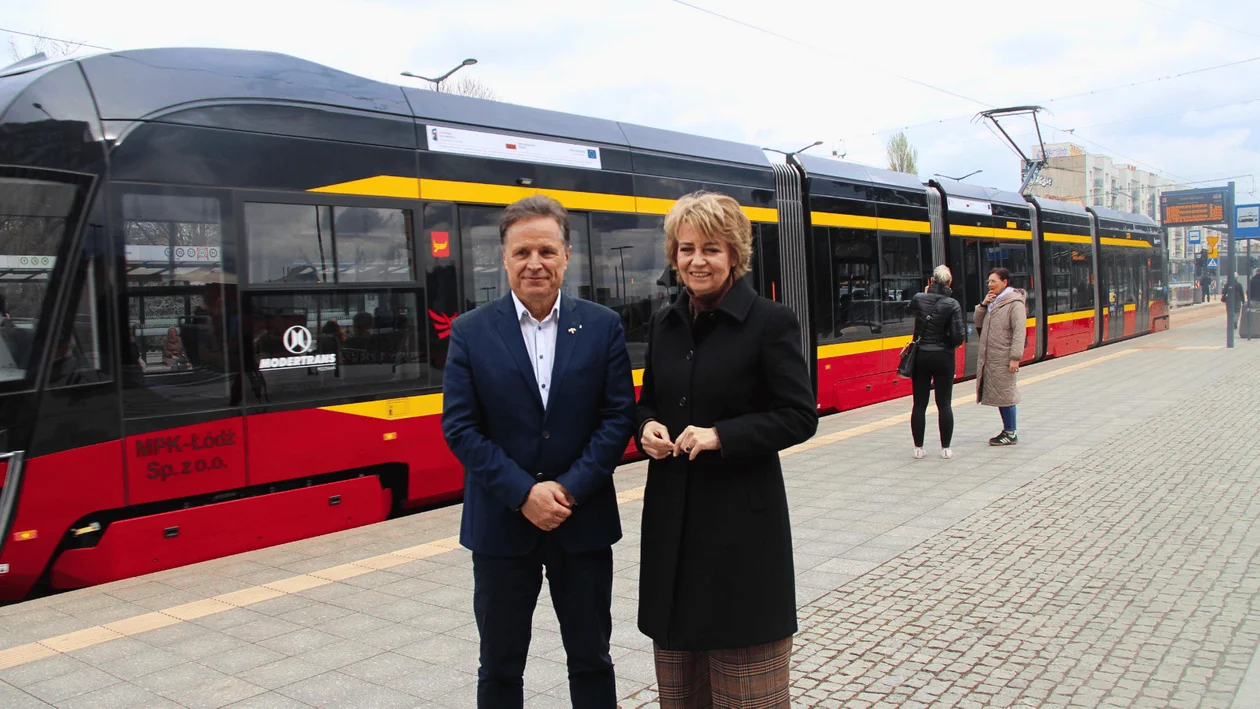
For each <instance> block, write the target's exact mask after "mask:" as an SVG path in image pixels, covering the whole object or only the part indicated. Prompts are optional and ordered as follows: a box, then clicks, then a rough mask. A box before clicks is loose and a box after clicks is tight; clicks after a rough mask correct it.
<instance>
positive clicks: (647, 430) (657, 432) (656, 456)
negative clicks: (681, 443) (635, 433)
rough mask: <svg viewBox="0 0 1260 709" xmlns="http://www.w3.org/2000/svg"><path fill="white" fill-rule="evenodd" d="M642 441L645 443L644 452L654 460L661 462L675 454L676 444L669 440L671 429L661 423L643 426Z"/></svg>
mask: <svg viewBox="0 0 1260 709" xmlns="http://www.w3.org/2000/svg"><path fill="white" fill-rule="evenodd" d="M640 441H641V442H642V443H643V452H644V453H647V454H648V457H649V458H651V459H653V460H660V459H662V458H664V457H665V456H668V455H670V454H672V453H673V452H674V442H673V441H671V440H669V429H668V428H665V424H663V423H661V422H660V421H648V422H647V423H645V424H643V434H642V435H641V436H640Z"/></svg>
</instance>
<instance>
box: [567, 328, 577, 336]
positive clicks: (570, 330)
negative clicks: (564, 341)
mask: <svg viewBox="0 0 1260 709" xmlns="http://www.w3.org/2000/svg"><path fill="white" fill-rule="evenodd" d="M569 334H570V335H576V334H577V328H576V327H571V328H569Z"/></svg>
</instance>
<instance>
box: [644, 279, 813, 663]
mask: <svg viewBox="0 0 1260 709" xmlns="http://www.w3.org/2000/svg"><path fill="white" fill-rule="evenodd" d="M650 328H651V329H650V335H649V338H650V339H649V342H648V351H647V366H646V369H645V370H644V373H643V388H642V390H641V392H640V398H639V431H640V434H641V432H642V429H643V424H644V423H646V422H647V421H648V420H651V419H655V420H657V421H659V422H661V423H663V424H665V426H666V427H668V428H669V435H670V439H671V440H675V439H677V438H678V436H679V435H680V434H681V433H682V432H683V430H684V429H685V428H686V427H687V426H689V425H692V426H698V427H702V428H708V427H716V428H717V432H718V437H719V439H720V441H721V450H720V451H705V452H702V453H700V454H699V455H698V456H697V457H696V460H694V461H689V460H688V458H687V456H684V455H679V456H678V457H677V458H674V457H669V458H666V459H664V460H653V461H651V463H649V465H648V478H647V490H646V493H645V495H644V498H643V524H642V543H641V546H642V550H641V553H642V559H641V561H642V564H641V566H640V571H639V630H641V631H642V632H643V633H644V634H645V635H647V636H648V637H650V638H652V639H653V640H654V641H656V643H657V644H658V645H660V646H661V647H663V648H665V649H669V650H693V651H700V650H713V649H724V648H739V647H749V646H752V645H759V644H762V643H767V642H771V641H774V640H781V639H783V638H786V637H789V636H791V635H793V634H794V633H795V632H796V628H797V626H796V585H795V575H794V573H793V567H792V530H791V524H790V522H789V519H788V503H787V495H786V492H785V491H784V488H783V471H782V469H781V468H780V466H779V451H781V450H783V449H784V448H788V447H790V446H793V445H796V444H797V443H801V442H803V441H806V440H808V439H809V438H810V437H811V436H813V435H814V432H815V431H816V430H817V428H818V415H817V405H816V399H815V396H814V391H813V388H812V386H811V384H810V376H809V370H808V365H807V364H806V361H805V357H804V355H803V353H802V352H801V339H800V324H799V322H798V321H797V319H796V315H795V314H794V313H793V312H792V311H791V310H789V309H788V308H787V307H785V306H783V305H780V304H778V303H774V302H772V301H770V300H767V299H765V298H761V297H759V296H758V295H757V294H756V292H755V291H753V289H752V287H751V286H749V285H748V284H747V283H746V282H745V281H743V280H742V279H741V280H739V281H737V282H736V284H735V286H734V287H733V288H732V289H731V290H730V292H729V293H727V294H726V297H725V298H723V299H722V302H721V303H720V304H719V305H718V306H717V308H715V309H714V310H712V311H708V312H703V313H701V314H700V315H699V317H698V318H695V319H694V322H693V318H692V313H691V309H690V299H689V298H688V296H687V295H686V294H685V293H684V294H683V295H681V296H679V298H678V300H677V301H676V302H675V303H674V305H673V306H671V307H669V308H665V309H662V310H660V311H658V312H657V313H656V314H654V315H653V316H652V322H651V326H650ZM639 446H640V448H642V442H641V440H640V441H639Z"/></svg>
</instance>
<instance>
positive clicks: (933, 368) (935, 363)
mask: <svg viewBox="0 0 1260 709" xmlns="http://www.w3.org/2000/svg"><path fill="white" fill-rule="evenodd" d="M911 382H912V384H913V387H914V409H913V410H912V411H911V412H910V434H911V435H912V436H914V447H915V448H922V447H923V433H924V428H925V427H926V426H927V407H928V396H929V395H930V394H931V393H932V390H933V389H935V390H936V410H937V418H938V419H939V426H940V430H941V448H949V443H950V441H952V440H953V439H954V409H953V407H952V406H951V405H950V402H949V397H950V394H951V393H952V392H953V390H954V352H953V350H948V351H945V350H941V351H933V352H925V351H923V350H919V352H918V354H916V355H915V358H914V377H912V378H911Z"/></svg>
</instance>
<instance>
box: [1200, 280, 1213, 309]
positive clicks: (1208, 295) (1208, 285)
mask: <svg viewBox="0 0 1260 709" xmlns="http://www.w3.org/2000/svg"><path fill="white" fill-rule="evenodd" d="M1199 288H1200V289H1202V290H1203V302H1204V303H1208V302H1211V300H1212V279H1211V278H1209V277H1208V276H1206V275H1205V276H1203V277H1202V278H1200V279H1199Z"/></svg>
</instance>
